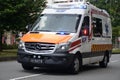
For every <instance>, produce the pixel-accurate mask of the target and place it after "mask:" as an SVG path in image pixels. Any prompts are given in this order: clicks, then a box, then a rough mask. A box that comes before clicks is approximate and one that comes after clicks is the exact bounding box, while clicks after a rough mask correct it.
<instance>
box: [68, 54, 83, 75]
mask: <svg viewBox="0 0 120 80" xmlns="http://www.w3.org/2000/svg"><path fill="white" fill-rule="evenodd" d="M81 67H82V60H81V59H79V58H78V57H77V56H75V57H74V59H73V62H72V65H71V66H70V72H71V73H72V74H78V73H79V71H80V70H81Z"/></svg>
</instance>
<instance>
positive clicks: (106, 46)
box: [91, 44, 112, 52]
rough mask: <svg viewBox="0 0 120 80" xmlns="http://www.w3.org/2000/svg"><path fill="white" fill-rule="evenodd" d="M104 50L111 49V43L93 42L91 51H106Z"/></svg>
mask: <svg viewBox="0 0 120 80" xmlns="http://www.w3.org/2000/svg"><path fill="white" fill-rule="evenodd" d="M106 50H112V44H93V45H92V48H91V51H92V52H97V51H106Z"/></svg>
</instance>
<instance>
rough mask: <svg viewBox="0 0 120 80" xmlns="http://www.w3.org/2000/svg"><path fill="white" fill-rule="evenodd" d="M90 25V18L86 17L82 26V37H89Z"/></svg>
mask: <svg viewBox="0 0 120 80" xmlns="http://www.w3.org/2000/svg"><path fill="white" fill-rule="evenodd" d="M89 24H90V21H89V16H85V17H84V20H83V23H82V26H81V31H80V36H88V35H89Z"/></svg>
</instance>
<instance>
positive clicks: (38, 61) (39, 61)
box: [31, 59, 43, 63]
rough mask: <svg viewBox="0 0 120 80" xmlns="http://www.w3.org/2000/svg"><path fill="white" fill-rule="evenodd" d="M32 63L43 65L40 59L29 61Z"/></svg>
mask: <svg viewBox="0 0 120 80" xmlns="http://www.w3.org/2000/svg"><path fill="white" fill-rule="evenodd" d="M31 62H32V63H43V60H42V59H31Z"/></svg>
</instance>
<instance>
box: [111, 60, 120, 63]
mask: <svg viewBox="0 0 120 80" xmlns="http://www.w3.org/2000/svg"><path fill="white" fill-rule="evenodd" d="M119 61H120V60H114V61H110V63H115V62H119Z"/></svg>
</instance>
